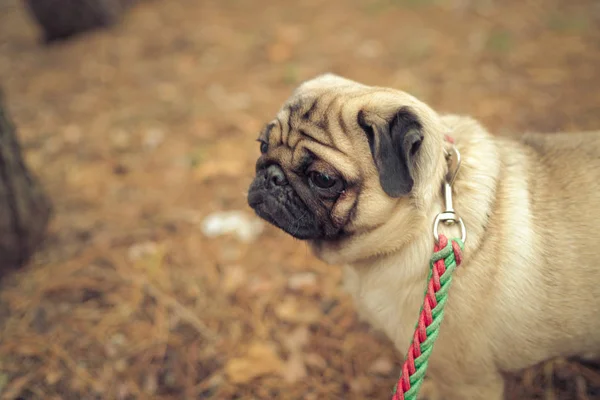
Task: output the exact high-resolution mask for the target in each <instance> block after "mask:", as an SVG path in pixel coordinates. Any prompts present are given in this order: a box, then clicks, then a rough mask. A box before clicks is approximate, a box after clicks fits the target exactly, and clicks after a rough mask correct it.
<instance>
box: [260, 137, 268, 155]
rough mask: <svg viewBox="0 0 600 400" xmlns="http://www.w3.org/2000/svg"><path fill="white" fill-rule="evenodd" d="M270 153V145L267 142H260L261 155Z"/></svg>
mask: <svg viewBox="0 0 600 400" xmlns="http://www.w3.org/2000/svg"><path fill="white" fill-rule="evenodd" d="M267 151H269V144H268V143H267V142H263V141H262V140H261V141H260V153H261V154H265V153H266V152H267Z"/></svg>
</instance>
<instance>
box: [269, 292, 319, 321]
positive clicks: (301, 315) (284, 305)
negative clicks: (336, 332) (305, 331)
mask: <svg viewBox="0 0 600 400" xmlns="http://www.w3.org/2000/svg"><path fill="white" fill-rule="evenodd" d="M275 315H277V317H278V318H279V319H280V320H282V321H285V322H292V323H294V322H301V323H313V322H315V321H317V320H318V319H319V318H320V316H321V313H320V312H319V310H318V309H317V308H315V307H314V306H311V305H302V306H300V304H298V301H297V300H296V299H295V298H294V297H288V298H287V299H285V300H284V301H283V302H281V303H280V304H279V305H277V306H276V307H275Z"/></svg>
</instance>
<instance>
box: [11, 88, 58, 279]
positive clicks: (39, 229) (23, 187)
mask: <svg viewBox="0 0 600 400" xmlns="http://www.w3.org/2000/svg"><path fill="white" fill-rule="evenodd" d="M2 100H3V99H2V92H1V91H0V278H2V276H3V275H5V274H6V273H7V272H9V271H10V270H13V269H16V268H19V267H21V266H22V265H23V264H24V263H25V262H26V261H27V260H28V259H29V257H30V256H31V255H32V254H33V253H34V251H35V250H36V249H37V247H38V245H39V244H40V242H41V241H42V239H43V237H44V235H45V233H46V227H47V225H48V221H49V218H50V214H51V211H52V206H51V203H50V200H49V199H48V197H47V196H46V194H45V192H44V190H43V188H42V186H41V185H40V183H39V182H38V181H37V180H36V179H35V178H34V177H33V176H32V175H31V173H30V171H29V169H28V168H27V166H26V165H25V162H24V160H23V154H22V151H21V146H20V144H19V141H18V138H17V133H16V129H15V127H14V125H13V123H12V121H11V120H10V118H9V116H8V114H7V110H6V109H5V108H4V105H3V101H2Z"/></svg>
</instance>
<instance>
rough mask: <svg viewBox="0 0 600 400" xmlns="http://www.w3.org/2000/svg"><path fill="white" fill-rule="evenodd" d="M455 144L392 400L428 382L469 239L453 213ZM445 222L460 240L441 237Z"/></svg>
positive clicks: (409, 398) (408, 399)
mask: <svg viewBox="0 0 600 400" xmlns="http://www.w3.org/2000/svg"><path fill="white" fill-rule="evenodd" d="M446 141H447V142H448V143H450V144H451V145H452V147H451V150H452V151H451V152H446V161H447V162H448V174H447V176H446V179H445V181H444V185H443V192H442V193H443V196H444V202H445V210H444V211H443V212H441V213H440V214H438V216H437V217H436V219H435V222H434V224H433V236H434V239H435V242H436V243H435V246H434V253H433V256H431V260H430V262H429V267H430V268H429V276H428V277H427V289H426V290H425V299H424V300H423V305H422V306H421V311H419V320H418V322H417V326H416V328H415V333H414V335H413V340H412V343H411V344H410V346H409V348H408V353H407V355H406V358H405V360H404V363H403V364H402V372H401V374H400V378H399V379H398V383H396V386H395V387H394V392H393V397H392V400H416V399H417V395H418V393H419V389H420V388H421V385H422V384H423V380H424V379H425V373H426V372H427V366H428V363H429V357H430V356H431V352H432V351H433V345H434V343H435V340H436V339H437V337H438V335H439V332H440V325H441V323H442V320H443V319H444V306H445V305H446V302H447V300H448V290H449V289H450V285H451V284H452V274H453V272H454V270H455V269H456V267H458V266H459V265H460V263H461V262H462V250H463V248H464V242H465V240H466V237H467V233H466V229H465V225H464V223H463V221H462V219H461V218H460V217H458V216H457V215H456V213H455V212H454V208H453V205H452V185H453V184H454V180H455V178H456V175H457V174H458V170H459V168H460V161H461V157H460V152H459V151H458V149H457V148H456V147H454V140H453V139H452V138H451V137H449V136H446ZM440 222H444V223H445V224H446V225H448V226H452V225H455V224H458V225H459V227H460V230H461V238H460V239H458V238H455V239H451V240H450V241H449V240H448V238H446V236H444V235H442V234H438V225H439V224H440Z"/></svg>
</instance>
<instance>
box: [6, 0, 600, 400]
mask: <svg viewBox="0 0 600 400" xmlns="http://www.w3.org/2000/svg"><path fill="white" fill-rule="evenodd" d="M82 3H87V6H89V7H92V8H94V9H95V11H94V13H95V17H94V18H95V19H94V18H91V19H90V17H89V14H85V13H83V12H82V11H80V10H79V9H78V8H77V7H81V4H82ZM27 4H30V5H33V8H28V7H27ZM78 4H79V5H78ZM80 12H81V13H82V14H78V13H80ZM86 12H89V9H88V10H87V11H86ZM69 13H71V15H67V16H65V14H69ZM41 24H45V26H46V27H47V29H49V31H48V30H46V32H49V33H44V32H45V31H44V29H42V25H41ZM69 24H70V25H72V31H69V29H71V28H69V27H68V26H69ZM86 24H87V25H94V24H96V25H102V26H103V27H102V28H101V29H95V30H91V31H87V32H85V33H81V34H73V35H71V33H73V32H75V31H76V30H77V29H80V30H85V27H86ZM76 25H77V26H76ZM67 28H68V29H67ZM61 37H62V39H61ZM324 72H335V73H338V74H341V75H343V76H346V77H349V78H352V79H355V80H358V81H361V82H363V83H366V84H370V85H383V86H392V87H395V88H398V89H402V90H405V91H408V92H410V93H412V94H414V95H416V96H418V97H419V98H421V99H422V100H424V101H425V102H427V103H429V104H430V105H432V106H433V107H434V108H436V109H437V110H439V111H441V112H453V113H464V114H470V115H472V116H474V117H476V118H478V119H480V120H481V121H482V122H483V123H484V124H485V125H486V126H487V127H488V128H489V129H490V130H491V131H493V132H494V133H497V134H505V133H508V132H524V131H558V130H567V131H574V130H584V129H599V128H600V91H599V84H600V2H598V1H597V0H569V1H567V0H563V1H560V0H531V1H529V0H503V1H500V0H361V1H359V0H351V1H341V0H331V1H326V2H324V1H317V0H295V1H293V2H283V1H281V2H275V1H269V0H254V1H249V0H221V1H212V2H211V1H198V0H168V1H167V0H145V1H144V0H141V1H137V2H136V1H131V0H130V1H117V0H85V1H84V0H79V1H77V0H45V1H44V0H30V1H28V2H24V1H19V0H0V88H1V90H2V92H3V94H4V95H3V103H4V110H5V114H6V116H7V118H9V119H10V120H11V121H12V123H13V124H14V127H15V128H16V134H17V137H18V140H19V142H20V144H21V147H22V152H23V158H24V165H25V167H26V168H29V169H30V171H31V174H32V176H34V178H35V179H37V180H39V183H40V185H41V186H42V187H43V191H44V193H45V194H46V196H47V200H42V201H41V203H40V204H45V205H44V206H43V207H42V206H37V208H35V207H34V208H35V210H38V211H37V212H40V211H39V210H50V209H51V214H49V215H50V219H49V224H48V226H47V227H46V226H45V225H44V221H45V220H46V218H47V214H48V213H46V212H45V211H43V212H41V215H42V216H40V217H36V218H33V222H31V223H32V224H36V223H37V224H38V225H40V224H41V225H42V228H43V230H44V232H45V233H44V239H43V241H42V242H41V244H40V245H36V246H33V245H32V246H30V247H28V249H30V250H31V251H32V252H33V248H34V247H35V254H34V255H33V256H32V257H31V258H27V261H26V260H25V257H23V263H21V264H23V266H22V267H21V268H15V266H16V264H19V263H13V264H14V265H9V266H6V265H4V266H3V267H2V268H3V273H2V275H3V279H2V283H1V286H0V397H1V398H2V399H199V398H201V399H274V398H280V399H385V398H388V397H389V395H390V391H391V389H392V387H393V385H394V383H395V381H396V378H397V376H398V374H399V369H400V362H401V361H402V356H403V354H397V352H396V351H395V350H394V349H393V347H392V346H391V344H390V343H389V342H388V341H387V340H386V339H385V338H382V337H381V336H380V335H378V334H377V333H375V332H372V331H371V330H370V329H369V327H368V326H366V325H365V324H363V323H361V322H359V321H358V320H357V317H356V315H355V313H354V309H353V305H352V303H351V301H350V299H349V298H348V297H347V296H346V295H345V294H344V293H343V291H342V289H341V287H340V283H341V272H340V269H339V267H337V266H328V265H325V264H323V263H321V262H319V261H317V260H316V259H315V258H314V257H313V256H312V255H311V254H310V252H309V250H308V248H307V247H306V245H305V244H303V243H302V242H299V241H295V240H293V239H291V238H290V237H288V236H287V235H286V234H284V233H282V232H280V231H278V230H277V229H275V228H272V227H269V226H265V225H264V224H263V223H262V222H260V221H258V220H257V219H256V218H255V217H254V216H253V214H252V212H251V211H250V210H249V208H248V207H247V205H246V197H245V196H246V195H245V192H246V189H247V187H248V185H249V183H250V181H251V179H252V176H253V168H254V162H255V160H256V157H257V156H258V154H259V150H258V143H256V142H255V139H256V138H257V135H258V132H259V130H260V129H261V127H262V125H263V124H264V123H265V122H267V121H268V120H269V119H271V118H272V117H273V116H274V114H275V113H276V111H277V110H278V108H279V106H280V105H281V104H282V102H283V101H284V100H285V99H286V98H287V96H288V95H289V94H290V93H291V91H292V90H293V88H294V87H295V86H296V85H297V84H299V83H300V82H301V81H303V80H305V79H309V78H312V77H314V76H315V75H317V74H320V73H324ZM0 114H2V113H0ZM3 135H4V134H3ZM10 154H12V155H13V156H14V155H15V154H16V152H14V151H12V150H11V152H5V154H4V156H5V157H10ZM0 159H1V157H0ZM17 164H19V163H17ZM2 167H3V165H2V164H0V168H2ZM3 179H6V177H3ZM1 187H2V186H1V185H0V188H1ZM2 196H6V193H4V192H2V191H1V190H0V198H1V197H2ZM48 203H50V204H51V206H48ZM36 204H37V203H36ZM22 229H25V228H22ZM4 261H5V260H4ZM2 262H3V260H0V265H1V263H2ZM19 265H20V264H19ZM507 398H511V399H580V400H585V399H600V373H598V369H597V368H595V367H594V366H593V365H583V364H580V363H576V362H574V361H569V360H553V361H551V362H548V363H545V364H544V365H541V366H536V367H535V368H531V369H530V370H527V371H525V372H524V373H522V374H519V375H518V376H515V377H510V379H509V393H508V397H507Z"/></svg>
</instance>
